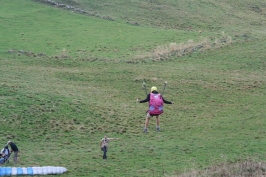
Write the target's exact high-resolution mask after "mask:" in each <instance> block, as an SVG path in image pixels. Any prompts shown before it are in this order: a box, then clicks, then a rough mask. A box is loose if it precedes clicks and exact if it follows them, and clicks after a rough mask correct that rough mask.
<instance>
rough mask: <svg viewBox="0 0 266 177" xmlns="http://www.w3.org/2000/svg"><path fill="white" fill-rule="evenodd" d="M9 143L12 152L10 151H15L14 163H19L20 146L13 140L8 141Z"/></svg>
mask: <svg viewBox="0 0 266 177" xmlns="http://www.w3.org/2000/svg"><path fill="white" fill-rule="evenodd" d="M7 144H8V145H9V146H10V148H11V152H10V153H12V152H14V163H18V152H19V150H18V147H17V146H16V144H15V143H13V142H12V141H8V142H7Z"/></svg>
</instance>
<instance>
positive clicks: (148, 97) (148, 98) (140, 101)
mask: <svg viewBox="0 0 266 177" xmlns="http://www.w3.org/2000/svg"><path fill="white" fill-rule="evenodd" d="M148 101H150V94H148V95H147V97H146V99H145V100H139V99H137V102H139V103H145V102H148Z"/></svg>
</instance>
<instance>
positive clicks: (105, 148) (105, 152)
mask: <svg viewBox="0 0 266 177" xmlns="http://www.w3.org/2000/svg"><path fill="white" fill-rule="evenodd" d="M102 151H103V159H107V147H106V146H104V147H102Z"/></svg>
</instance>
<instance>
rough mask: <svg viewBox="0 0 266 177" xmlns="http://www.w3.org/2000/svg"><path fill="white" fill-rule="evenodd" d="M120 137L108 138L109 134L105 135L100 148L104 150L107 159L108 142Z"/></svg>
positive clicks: (104, 157)
mask: <svg viewBox="0 0 266 177" xmlns="http://www.w3.org/2000/svg"><path fill="white" fill-rule="evenodd" d="M118 139H119V138H107V136H104V138H103V139H102V140H101V142H100V148H101V150H102V151H103V159H105V160H107V149H108V142H109V141H110V140H118Z"/></svg>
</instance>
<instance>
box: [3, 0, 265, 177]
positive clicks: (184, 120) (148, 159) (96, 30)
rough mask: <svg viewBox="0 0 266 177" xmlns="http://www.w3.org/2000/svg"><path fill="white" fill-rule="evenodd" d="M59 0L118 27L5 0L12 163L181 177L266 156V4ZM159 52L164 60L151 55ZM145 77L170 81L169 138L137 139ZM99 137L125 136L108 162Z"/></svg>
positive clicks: (6, 118) (165, 132)
mask: <svg viewBox="0 0 266 177" xmlns="http://www.w3.org/2000/svg"><path fill="white" fill-rule="evenodd" d="M58 2H59V1H58ZM62 2H63V3H69V4H70V5H73V6H77V7H82V8H83V9H85V10H93V11H97V12H98V13H100V14H103V15H109V16H112V17H113V18H115V19H116V20H115V21H108V20H104V19H102V18H97V17H93V16H88V15H84V14H78V13H73V12H71V11H68V10H65V9H60V8H55V7H53V6H48V5H45V4H42V3H38V2H36V1H26V0H13V1H12V2H8V1H4V2H1V7H0V23H1V25H0V30H1V33H0V37H1V41H2V43H3V44H4V45H1V46H0V72H1V73H0V105H1V110H0V119H1V120H2V121H1V122H2V126H1V133H2V136H1V137H0V139H1V142H2V145H4V144H5V143H6V141H8V140H10V139H12V140H13V141H14V142H15V143H16V144H17V145H18V147H19V148H20V150H21V153H20V159H19V160H20V162H19V164H13V162H12V161H11V162H10V164H9V165H10V166H47V165H49V166H51V165H55V166H64V167H66V168H67V169H68V170H69V171H68V172H67V173H65V174H63V175H61V176H63V177H64V176H65V177H67V176H69V177H70V176H71V177H72V176H177V175H179V174H182V173H183V172H184V171H190V170H192V169H199V170H201V169H205V168H207V167H209V166H211V165H217V164H221V163H235V162H239V161H245V160H250V159H252V160H254V161H260V162H264V161H265V160H266V159H265V155H266V154H265V150H266V146H265V144H266V139H265V120H264V118H265V115H266V112H265V104H266V101H265V94H266V90H265V89H266V73H265V71H266V60H265V52H264V50H265V47H266V39H265V30H264V29H265V4H263V3H261V2H259V1H257V2H256V1H248V0H247V1H245V3H244V1H242V2H241V3H240V2H239V3H237V2H231V1H223V3H219V2H216V1H211V0H209V1H197V2H194V1H191V2H190V1H186V2H183V3H181V2H182V1H180V2H179V3H175V2H174V1H170V0H167V1H164V2H160V1H156V0H152V1H147V2H144V1H142V2H139V1H130V2H126V1H112V2H108V4H107V2H105V1H90V4H88V3H85V1H82V0H79V1H78V0H75V1H62ZM139 7H141V8H139ZM229 7H231V8H229ZM254 7H255V8H254ZM256 7H257V8H259V9H260V12H259V13H258V12H257V11H255V10H254V9H256ZM156 8H159V9H158V10H160V8H161V10H160V12H162V13H156V12H157V11H156ZM144 9H146V10H144ZM147 9H148V10H147ZM167 9H170V10H171V9H172V12H175V13H178V14H182V15H183V18H181V19H182V21H178V24H176V23H175V20H174V19H175V18H176V16H177V14H175V13H170V12H171V11H170V10H169V11H167ZM176 9H177V10H176ZM178 9H179V10H178ZM181 10H182V11H181ZM134 11H137V12H138V13H134ZM147 12H150V13H147ZM182 12H184V13H182ZM189 12H191V13H189ZM192 12H193V13H192ZM214 12H216V13H214ZM222 12H223V13H222ZM247 12H248V14H249V15H246V14H247ZM125 14H127V15H128V16H130V19H126V18H125ZM185 14H187V15H185ZM212 14H213V16H212V18H210V19H209V18H206V16H208V17H211V15H212ZM219 14H223V15H224V16H223V15H221V16H219ZM225 14H227V15H229V14H230V17H232V18H230V20H231V21H232V22H230V24H229V22H228V21H225V19H227V17H226V15H225ZM152 15H153V16H154V17H156V18H151V17H153V16H152ZM167 15H168V16H169V21H167V22H166V21H165V20H162V18H163V17H166V16H167ZM195 16H197V18H195ZM220 17H221V18H220ZM239 18H241V19H244V20H242V21H239V20H238V19H239ZM148 19H156V20H148ZM163 19H165V18H163ZM129 21H130V22H132V21H137V22H138V23H139V24H140V25H139V26H135V25H132V24H130V23H126V22H129ZM254 21H257V22H259V23H260V24H259V25H254V24H252V23H251V22H254ZM157 22H160V23H162V25H156V24H157ZM181 24H183V25H181ZM210 24H211V26H213V27H215V28H211V26H210ZM190 26H192V28H189V27H190ZM188 29H189V30H188ZM223 31H224V32H223ZM228 36H229V37H230V39H231V41H229V37H228ZM223 39H226V41H225V42H221V40H223ZM217 41H218V42H217ZM219 41H220V42H219ZM170 43H175V45H174V46H175V47H177V48H174V49H173V48H172V50H170V46H171V45H170ZM203 44H204V45H203ZM199 45H202V46H204V47H202V48H199V47H198V46H199ZM195 47H196V50H192V48H195ZM181 49H182V50H189V52H183V53H180V50H181ZM159 51H160V52H161V53H162V54H163V55H164V54H165V53H164V52H163V51H166V54H169V55H164V56H163V57H162V58H160V59H158V58H153V55H155V53H156V52H159ZM160 52H159V53H160ZM139 59H141V62H136V61H139ZM124 61H127V62H124ZM143 81H145V82H146V84H147V86H148V88H150V87H151V86H153V85H155V86H157V87H158V89H159V90H161V89H162V87H163V83H164V81H168V83H169V84H168V86H167V89H166V91H165V94H164V97H165V99H167V100H169V101H174V102H175V104H174V105H166V106H165V113H164V114H163V115H162V117H161V129H162V132H159V133H156V132H155V130H154V129H155V120H154V119H152V120H151V124H150V127H149V128H150V131H149V133H148V134H143V133H142V129H143V126H144V120H145V111H146V109H147V104H139V103H136V102H135V100H136V98H141V99H144V98H145V94H144V91H143V90H142V89H141V85H142V82H143ZM104 135H107V136H109V137H117V138H120V140H117V141H113V142H111V143H110V149H109V152H108V158H109V159H108V161H106V162H105V161H103V160H102V159H101V157H102V152H101V151H100V149H99V143H100V140H101V138H102V137H103V136H104Z"/></svg>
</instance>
